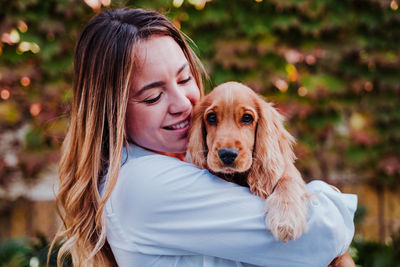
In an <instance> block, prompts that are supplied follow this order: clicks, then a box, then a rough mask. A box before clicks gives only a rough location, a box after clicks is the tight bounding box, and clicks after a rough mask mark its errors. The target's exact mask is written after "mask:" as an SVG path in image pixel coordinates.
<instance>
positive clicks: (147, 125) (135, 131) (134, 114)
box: [126, 105, 160, 138]
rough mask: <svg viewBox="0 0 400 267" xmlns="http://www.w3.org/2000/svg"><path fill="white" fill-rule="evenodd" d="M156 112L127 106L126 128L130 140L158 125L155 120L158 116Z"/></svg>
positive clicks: (141, 107) (140, 107)
mask: <svg viewBox="0 0 400 267" xmlns="http://www.w3.org/2000/svg"><path fill="white" fill-rule="evenodd" d="M158 114H159V113H158V112H157V110H153V109H149V108H147V107H143V106H140V105H138V106H135V105H128V108H127V111H126V128H127V133H128V135H129V136H130V137H131V138H134V137H135V136H137V135H140V133H142V132H146V131H148V133H150V131H149V129H151V128H154V127H155V125H156V124H157V123H158V121H157V120H156V119H157V118H159V117H160V116H158Z"/></svg>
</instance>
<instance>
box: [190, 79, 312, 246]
mask: <svg viewBox="0 0 400 267" xmlns="http://www.w3.org/2000/svg"><path fill="white" fill-rule="evenodd" d="M209 114H211V116H214V115H215V117H216V120H217V122H216V123H215V125H213V124H212V123H209V122H208V120H207V116H210V115H209ZM244 115H246V116H247V117H244ZM248 115H250V116H251V117H252V120H251V121H250V122H248V121H247V120H250V119H249V117H248ZM243 118H244V120H243ZM246 119H247V120H246ZM192 125H193V126H192V129H191V132H190V138H189V143H188V154H189V157H190V160H191V161H192V162H193V163H194V164H196V165H198V166H199V167H202V168H207V169H210V170H211V171H212V172H214V173H216V174H217V175H218V174H222V176H224V174H235V173H246V172H248V174H247V175H246V176H247V181H246V182H247V184H248V185H249V187H250V190H251V191H252V192H253V193H254V194H256V195H258V196H260V197H262V198H264V199H266V203H267V205H266V207H267V210H266V213H267V216H266V218H267V219H266V222H267V225H268V226H269V228H270V230H271V231H272V234H273V235H274V237H275V238H276V239H279V240H282V241H284V242H286V241H288V240H290V239H296V238H298V237H299V236H300V235H301V234H302V233H303V232H304V231H305V230H306V215H307V214H306V213H307V202H308V195H307V191H306V187H305V183H304V181H303V179H302V178H301V175H300V173H299V172H298V171H297V169H296V167H295V166H294V160H295V155H294V153H293V151H292V145H293V143H294V138H293V137H292V136H291V135H290V134H289V133H288V132H287V131H286V129H285V128H284V126H283V116H282V115H280V114H279V113H278V112H277V111H276V110H275V109H274V108H273V106H272V105H271V104H270V103H267V102H265V101H264V100H263V99H262V98H261V97H260V96H258V95H257V94H256V93H254V92H253V91H252V90H251V89H250V88H248V87H246V86H244V85H243V84H240V83H236V82H228V83H224V84H221V85H220V86H218V87H216V88H215V89H214V90H213V91H212V92H211V93H210V94H209V95H207V96H206V97H204V98H203V99H202V100H201V101H200V103H199V104H198V105H196V107H195V111H194V116H193V123H192ZM205 133H206V134H205ZM221 149H236V150H237V151H238V155H237V157H236V158H235V160H234V162H233V163H232V164H225V163H224V162H223V161H222V160H221V157H220V156H219V153H220V152H221Z"/></svg>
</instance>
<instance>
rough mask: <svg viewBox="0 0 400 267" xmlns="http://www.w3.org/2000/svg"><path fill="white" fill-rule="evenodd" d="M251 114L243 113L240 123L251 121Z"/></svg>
mask: <svg viewBox="0 0 400 267" xmlns="http://www.w3.org/2000/svg"><path fill="white" fill-rule="evenodd" d="M253 120H254V119H253V116H251V115H250V114H244V115H243V117H242V123H244V124H250V123H252V122H253Z"/></svg>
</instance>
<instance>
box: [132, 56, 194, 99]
mask: <svg viewBox="0 0 400 267" xmlns="http://www.w3.org/2000/svg"><path fill="white" fill-rule="evenodd" d="M188 65H189V63H188V62H185V63H184V64H183V65H182V66H181V67H180V68H179V69H178V71H177V72H176V76H178V75H179V74H180V73H181V72H182V71H183V70H184V69H185V68H186V67H187V66H188ZM163 85H165V82H162V81H159V82H153V83H150V84H148V85H145V86H143V87H142V89H140V90H139V91H138V92H137V93H136V94H135V97H137V96H139V95H141V94H142V93H144V92H145V91H147V90H149V89H152V88H157V87H161V86H163Z"/></svg>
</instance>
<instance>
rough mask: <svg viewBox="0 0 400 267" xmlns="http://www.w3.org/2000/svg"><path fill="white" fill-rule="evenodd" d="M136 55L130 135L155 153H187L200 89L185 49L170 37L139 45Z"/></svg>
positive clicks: (129, 115) (130, 108) (154, 39)
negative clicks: (193, 111) (188, 137)
mask: <svg viewBox="0 0 400 267" xmlns="http://www.w3.org/2000/svg"><path fill="white" fill-rule="evenodd" d="M136 55H137V57H136V64H135V68H134V70H133V71H134V73H133V81H132V88H131V91H130V97H129V102H128V109H127V114H126V120H127V122H126V127H127V134H128V135H129V137H130V139H131V140H132V141H134V142H135V143H136V144H138V145H140V146H142V147H145V148H148V149H151V150H154V151H158V152H173V153H182V152H185V150H186V144H187V135H188V131H189V126H190V123H191V117H192V107H193V105H194V104H195V103H196V101H197V100H199V98H200V90H199V88H198V86H197V84H196V81H195V79H194V77H193V75H192V73H191V71H190V67H189V63H188V61H187V59H186V57H185V55H184V54H183V51H182V49H181V48H180V47H179V45H178V44H177V43H176V42H175V40H174V39H172V38H171V37H169V36H153V37H151V38H150V39H147V40H145V41H143V42H141V43H140V44H139V45H138V46H137V53H136Z"/></svg>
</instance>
